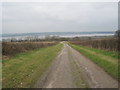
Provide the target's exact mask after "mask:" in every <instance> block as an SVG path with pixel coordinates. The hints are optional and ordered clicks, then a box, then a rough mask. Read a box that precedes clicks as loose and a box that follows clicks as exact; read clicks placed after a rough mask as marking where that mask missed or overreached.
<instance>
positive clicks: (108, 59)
mask: <svg viewBox="0 0 120 90" xmlns="http://www.w3.org/2000/svg"><path fill="white" fill-rule="evenodd" d="M69 45H70V46H72V47H73V48H74V49H76V50H78V51H79V52H81V53H82V54H83V55H85V56H86V57H88V58H89V59H90V60H92V61H93V62H95V63H96V64H98V65H99V66H100V67H102V68H103V69H104V70H105V71H106V72H107V73H109V74H110V75H111V76H113V77H114V78H116V79H118V78H119V79H120V75H118V54H117V52H111V51H104V50H99V49H95V48H88V47H85V46H78V45H73V44H69ZM119 74H120V73H119Z"/></svg>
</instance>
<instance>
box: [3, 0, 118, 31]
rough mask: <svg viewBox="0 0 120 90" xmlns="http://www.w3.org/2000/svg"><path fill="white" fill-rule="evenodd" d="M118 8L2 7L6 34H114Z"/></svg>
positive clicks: (109, 5)
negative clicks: (69, 32) (77, 32)
mask: <svg viewBox="0 0 120 90" xmlns="http://www.w3.org/2000/svg"><path fill="white" fill-rule="evenodd" d="M117 9H118V7H117V3H115V2H104V3H95V2H92V3H65V2H64V3H53V2H51V3H3V33H21V32H54V31H56V32H60V31H62V32H63V31H115V30H116V29H117V20H118V12H117V11H118V10H117Z"/></svg>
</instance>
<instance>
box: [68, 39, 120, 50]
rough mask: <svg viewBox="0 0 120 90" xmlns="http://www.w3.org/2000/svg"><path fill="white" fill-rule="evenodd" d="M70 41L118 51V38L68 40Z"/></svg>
mask: <svg viewBox="0 0 120 90" xmlns="http://www.w3.org/2000/svg"><path fill="white" fill-rule="evenodd" d="M70 43H73V44H77V45H82V46H88V47H91V48H98V49H103V50H110V51H118V39H117V38H110V39H97V40H79V41H70Z"/></svg>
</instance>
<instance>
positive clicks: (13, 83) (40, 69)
mask: <svg viewBox="0 0 120 90" xmlns="http://www.w3.org/2000/svg"><path fill="white" fill-rule="evenodd" d="M61 47H62V44H58V45H55V46H51V47H47V48H41V49H39V50H34V51H30V52H26V53H21V54H18V55H16V56H15V57H13V58H11V59H9V60H3V67H2V69H3V88H27V87H33V85H34V84H35V82H36V81H37V79H38V78H39V77H40V76H41V75H42V74H43V73H44V72H45V71H46V70H47V68H48V67H49V66H50V64H51V62H52V60H53V59H54V58H55V57H56V55H57V54H58V52H59V51H60V50H61Z"/></svg>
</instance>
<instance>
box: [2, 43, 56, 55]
mask: <svg viewBox="0 0 120 90" xmlns="http://www.w3.org/2000/svg"><path fill="white" fill-rule="evenodd" d="M55 44H57V42H3V43H2V55H5V56H13V55H15V54H17V53H20V52H25V51H29V50H35V49H38V48H43V47H47V46H52V45H55Z"/></svg>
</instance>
